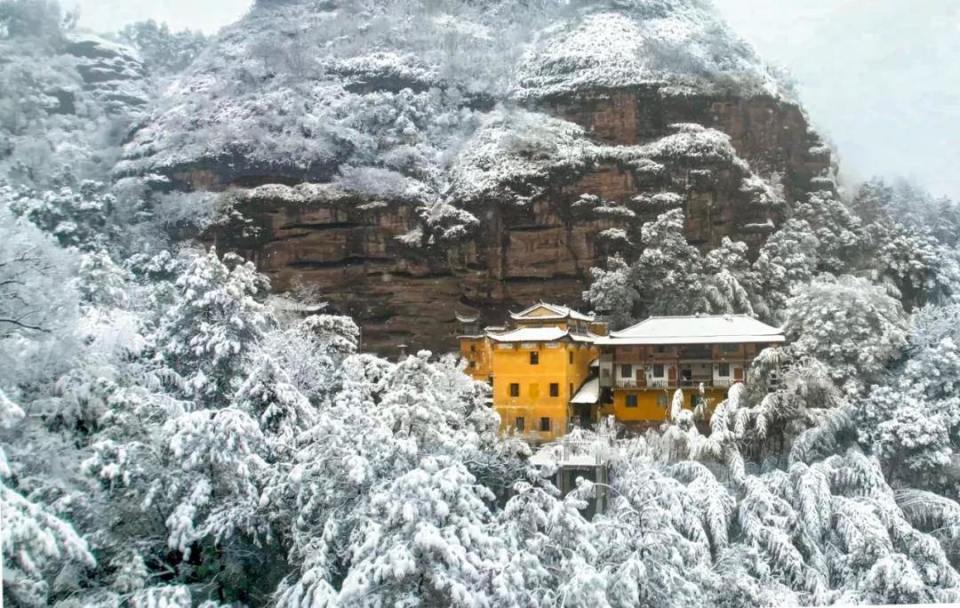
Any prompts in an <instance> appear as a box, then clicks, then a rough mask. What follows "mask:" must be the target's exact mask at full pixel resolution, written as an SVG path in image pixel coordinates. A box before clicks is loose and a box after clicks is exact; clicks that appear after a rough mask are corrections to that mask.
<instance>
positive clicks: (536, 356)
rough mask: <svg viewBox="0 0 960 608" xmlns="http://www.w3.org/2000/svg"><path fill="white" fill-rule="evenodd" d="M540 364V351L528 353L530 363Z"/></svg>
mask: <svg viewBox="0 0 960 608" xmlns="http://www.w3.org/2000/svg"><path fill="white" fill-rule="evenodd" d="M539 364H540V353H538V352H532V353H530V365H539Z"/></svg>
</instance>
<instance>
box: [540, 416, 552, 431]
mask: <svg viewBox="0 0 960 608" xmlns="http://www.w3.org/2000/svg"><path fill="white" fill-rule="evenodd" d="M540 430H541V431H543V432H544V433H549V432H550V419H549V418H541V419H540Z"/></svg>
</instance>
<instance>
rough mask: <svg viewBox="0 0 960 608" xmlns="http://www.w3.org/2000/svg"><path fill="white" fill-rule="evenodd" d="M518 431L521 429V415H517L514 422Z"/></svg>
mask: <svg viewBox="0 0 960 608" xmlns="http://www.w3.org/2000/svg"><path fill="white" fill-rule="evenodd" d="M514 424H515V425H516V427H517V430H518V431H523V416H517V420H516V422H515V423H514Z"/></svg>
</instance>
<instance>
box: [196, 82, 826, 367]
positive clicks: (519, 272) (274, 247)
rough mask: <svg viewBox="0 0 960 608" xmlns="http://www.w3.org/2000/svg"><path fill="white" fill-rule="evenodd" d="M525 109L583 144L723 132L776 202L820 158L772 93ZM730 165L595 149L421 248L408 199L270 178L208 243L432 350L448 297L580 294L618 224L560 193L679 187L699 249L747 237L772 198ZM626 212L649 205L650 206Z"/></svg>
mask: <svg viewBox="0 0 960 608" xmlns="http://www.w3.org/2000/svg"><path fill="white" fill-rule="evenodd" d="M537 109H540V110H543V111H547V112H549V113H551V114H553V115H555V116H558V117H561V118H564V119H567V120H569V121H571V122H575V123H577V124H579V125H581V126H582V127H584V128H585V129H586V130H587V132H588V133H589V135H590V136H591V137H592V138H593V139H594V141H595V142H597V143H602V144H607V145H609V146H635V145H639V144H644V143H646V142H649V141H653V140H657V139H659V138H661V137H663V136H665V135H667V134H669V133H670V132H671V128H670V125H673V124H674V123H697V124H700V125H704V126H706V127H712V128H715V129H717V130H720V131H722V132H724V133H726V134H728V135H729V136H730V138H731V143H732V145H733V147H734V148H735V149H736V151H737V154H738V155H739V156H740V157H741V158H743V159H745V160H746V161H748V162H749V164H750V168H751V169H752V170H753V171H754V172H755V173H757V174H759V175H763V176H765V177H767V178H768V181H770V180H769V178H770V176H776V175H779V176H780V177H779V180H778V181H780V182H781V183H782V186H783V190H784V195H785V198H786V200H787V201H788V202H789V201H791V200H797V199H800V198H802V197H803V196H805V194H806V192H807V191H808V190H809V189H810V179H811V178H812V177H813V176H815V175H817V174H819V173H821V172H822V171H823V170H825V169H827V168H828V166H829V157H826V156H824V155H823V154H819V155H815V154H811V153H810V152H809V151H810V149H811V147H813V146H816V145H818V144H819V142H818V141H817V139H816V136H815V135H814V134H812V133H810V132H809V131H808V127H807V123H806V120H805V118H804V116H803V113H802V112H801V111H800V109H799V108H798V107H796V106H794V105H790V104H787V103H783V102H779V101H776V100H774V99H772V98H764V97H753V98H748V99H736V98H715V97H702V96H695V95H679V94H667V93H666V92H665V91H663V90H661V89H657V88H644V89H640V88H635V89H630V90H620V91H592V92H589V93H581V94H578V95H577V96H575V97H565V98H561V99H551V100H546V101H544V102H543V103H542V104H541V106H540V107H539V108H537ZM741 173H742V170H741V169H739V168H738V167H737V166H730V165H724V164H719V165H718V164H712V165H710V164H707V165H705V164H703V163H701V162H699V161H697V160H696V159H694V160H691V161H690V162H685V161H683V159H681V160H680V161H679V162H678V163H675V164H674V165H673V166H670V167H668V168H667V174H666V175H663V174H656V175H646V174H644V173H642V172H638V171H636V170H635V168H631V167H629V166H626V165H625V164H623V163H621V162H617V161H616V160H605V159H601V160H599V161H598V162H597V163H595V164H594V165H593V166H591V167H590V169H589V170H588V171H586V172H585V173H584V174H583V175H579V176H566V177H565V178H564V179H563V180H562V183H559V182H558V183H557V184H551V185H550V187H549V188H548V189H547V192H546V193H545V194H544V195H542V196H540V197H538V198H537V199H536V200H534V201H533V202H532V203H531V204H529V205H527V206H526V207H517V206H513V205H500V204H491V205H489V206H487V207H485V208H483V209H480V210H478V209H471V211H472V212H473V213H474V214H475V215H477V217H478V219H479V220H480V229H479V230H478V231H476V232H475V233H474V234H473V235H472V236H471V237H469V238H468V239H465V240H463V241H461V242H458V243H455V244H445V245H436V246H433V247H427V248H421V247H414V246H410V245H407V244H405V243H404V242H403V241H402V240H400V239H398V237H400V236H402V235H405V234H407V233H409V232H410V231H411V230H414V229H416V228H417V227H418V225H419V218H418V216H417V214H416V209H415V206H414V205H413V204H411V203H405V202H402V201H387V202H379V203H373V202H370V201H367V202H366V203H365V202H364V201H361V200H358V199H356V198H355V197H350V196H347V195H336V196H329V195H328V194H329V193H327V194H324V195H322V196H313V197H309V196H308V197H306V198H305V199H304V200H296V201H291V200H289V198H288V197H285V196H283V195H282V192H283V190H282V187H276V188H274V191H273V193H271V191H269V190H268V191H267V192H265V193H259V194H257V195H256V196H254V197H252V198H250V197H248V198H247V199H245V200H244V201H242V202H241V203H240V204H239V210H240V211H241V212H242V213H243V215H244V216H245V217H246V218H248V220H250V221H252V222H253V224H254V225H255V226H256V228H257V229H256V230H255V231H253V233H252V234H250V233H251V231H250V230H241V229H240V227H239V226H225V227H221V229H219V231H218V234H217V235H216V238H217V243H218V246H220V247H221V248H223V249H234V250H238V251H240V252H242V253H243V254H244V255H246V256H248V257H249V258H251V259H253V260H255V261H256V262H257V265H258V266H259V268H260V269H261V270H262V271H263V272H265V273H267V274H268V275H269V276H270V277H271V278H272V280H273V281H274V285H275V287H276V288H278V289H285V288H289V287H290V286H291V285H293V284H295V283H296V282H297V281H300V282H303V283H308V284H313V285H316V286H318V287H319V288H320V291H321V292H322V293H323V294H324V296H325V297H326V298H328V299H329V302H330V303H331V305H332V306H333V308H334V309H336V310H337V311H339V312H343V313H347V314H350V315H352V316H353V317H354V318H355V319H356V320H357V322H358V323H359V324H361V326H362V328H363V340H364V348H366V349H368V350H372V351H379V352H385V353H392V352H393V351H394V348H395V346H396V345H397V344H400V343H405V344H407V345H409V346H410V347H411V348H429V349H432V350H434V351H438V352H445V351H447V350H450V349H451V348H452V347H453V346H454V344H455V342H454V337H455V335H456V332H457V329H458V327H457V322H456V319H455V317H454V311H455V310H457V309H460V310H466V309H475V310H478V311H480V312H481V314H482V316H483V318H484V320H486V321H488V322H490V323H494V322H498V321H499V320H501V319H502V318H503V316H504V313H505V311H506V310H507V309H508V308H516V307H521V306H523V305H526V304H528V303H529V302H531V301H535V300H538V299H544V300H550V301H554V302H557V303H561V304H567V305H573V306H581V305H582V302H581V299H580V294H581V291H582V290H583V289H584V288H585V287H586V285H587V282H588V280H589V269H590V268H591V267H593V266H597V265H599V264H600V263H602V261H603V258H604V256H605V255H606V254H607V249H606V246H605V245H604V244H603V243H602V242H601V241H600V240H599V239H598V235H599V234H600V233H601V232H602V231H603V230H606V229H608V228H618V227H620V228H622V227H624V225H625V224H624V220H622V219H617V218H604V219H597V218H596V217H584V216H583V215H582V214H578V213H577V212H576V211H575V210H574V209H573V207H572V206H571V205H572V203H573V202H574V201H576V200H577V199H578V197H580V196H581V195H583V194H592V195H597V196H599V197H601V198H602V199H604V200H606V201H612V202H615V203H619V204H622V205H627V206H629V205H633V206H634V208H636V200H638V197H641V198H642V197H643V195H645V194H646V195H655V194H657V193H661V192H664V190H665V188H667V187H668V186H669V187H670V188H672V189H673V190H674V191H675V190H676V189H677V187H678V186H680V187H682V192H681V193H680V194H681V196H680V197H678V198H679V201H678V204H682V205H683V206H684V208H685V210H686V213H687V217H688V223H687V229H688V237H689V239H690V240H691V242H694V243H698V244H701V245H703V246H707V247H709V246H711V245H716V244H717V243H719V242H720V240H721V239H722V238H723V237H724V236H730V237H732V238H734V239H737V240H743V241H746V242H747V243H748V244H750V245H751V246H753V247H756V246H759V245H760V244H762V242H763V240H764V239H765V237H766V234H767V233H768V232H769V231H770V230H772V227H773V226H774V225H776V224H778V223H779V222H780V221H781V220H782V216H783V214H784V212H785V210H784V208H783V207H782V206H776V205H766V206H765V205H758V204H756V202H755V201H753V200H752V199H751V197H750V195H749V194H748V193H745V192H744V191H743V188H742V177H743V176H742V174H741ZM202 177H205V180H208V179H209V176H206V175H205V176H202ZM774 179H777V178H776V177H774ZM640 215H641V218H639V219H648V218H651V217H655V216H656V215H657V208H656V206H650V207H649V208H646V210H645V211H643V212H641V213H640ZM243 234H250V236H243Z"/></svg>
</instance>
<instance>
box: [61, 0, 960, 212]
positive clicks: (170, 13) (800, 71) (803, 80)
mask: <svg viewBox="0 0 960 608" xmlns="http://www.w3.org/2000/svg"><path fill="white" fill-rule="evenodd" d="M714 2H715V4H716V5H717V7H718V8H719V9H720V12H721V13H722V14H723V15H724V16H725V17H726V18H727V20H728V21H729V22H730V24H731V25H732V26H733V28H734V30H736V31H737V32H738V33H739V34H740V35H742V36H743V37H744V38H746V39H747V40H748V41H750V42H751V43H752V44H753V45H754V46H755V47H756V48H757V50H758V51H759V52H760V55H761V56H763V57H764V58H765V59H767V60H768V61H770V62H772V63H777V64H780V65H783V66H785V67H786V68H787V69H789V70H790V72H791V73H792V74H793V75H794V76H795V78H796V80H797V81H798V83H799V89H800V93H801V96H802V100H803V102H804V105H805V106H806V108H807V110H808V111H809V113H810V115H811V118H812V119H813V122H814V124H815V125H816V126H817V127H818V128H819V129H820V131H821V132H822V133H823V134H824V135H825V136H826V137H827V138H828V139H829V140H830V141H832V142H833V144H835V146H836V147H837V148H838V149H839V152H840V161H841V167H842V169H843V170H844V172H845V173H846V175H847V177H849V178H851V179H860V178H863V177H869V176H871V175H875V174H880V175H885V176H898V175H900V176H905V177H911V178H914V179H916V180H917V181H918V182H919V183H921V184H922V185H924V186H925V187H927V188H928V189H929V190H931V191H932V192H933V193H934V194H948V195H950V196H953V197H954V198H960V0H909V1H908V0H714ZM63 4H64V5H67V6H69V5H71V4H76V5H78V6H79V7H80V10H81V24H82V25H84V26H86V27H90V28H91V29H95V30H99V31H105V30H113V29H117V28H118V27H121V26H122V25H123V24H125V23H128V22H130V21H136V20H142V19H148V18H153V19H156V20H158V21H166V22H167V23H169V24H170V26H171V27H173V28H174V29H182V28H187V27H189V28H193V29H201V30H203V31H205V32H208V33H212V32H215V31H216V30H217V29H218V28H219V27H221V26H222V25H225V24H227V23H230V22H231V21H234V20H235V19H237V18H238V17H240V16H241V15H242V14H243V13H244V12H245V11H246V10H247V8H248V7H249V6H250V4H251V0H63Z"/></svg>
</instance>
